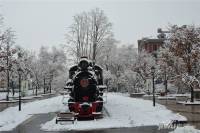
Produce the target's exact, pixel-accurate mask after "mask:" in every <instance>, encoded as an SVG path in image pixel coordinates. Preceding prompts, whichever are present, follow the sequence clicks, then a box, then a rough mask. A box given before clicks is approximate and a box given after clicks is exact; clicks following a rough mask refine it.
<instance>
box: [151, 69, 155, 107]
mask: <svg viewBox="0 0 200 133" xmlns="http://www.w3.org/2000/svg"><path fill="white" fill-rule="evenodd" d="M151 74H152V83H153V106H154V107H155V84H154V78H155V67H154V66H152V67H151Z"/></svg>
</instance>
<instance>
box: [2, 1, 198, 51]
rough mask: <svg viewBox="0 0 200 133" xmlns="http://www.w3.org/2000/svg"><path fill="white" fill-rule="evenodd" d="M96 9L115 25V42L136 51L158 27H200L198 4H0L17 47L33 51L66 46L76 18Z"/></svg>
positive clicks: (138, 2) (69, 2)
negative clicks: (67, 37)
mask: <svg viewBox="0 0 200 133" xmlns="http://www.w3.org/2000/svg"><path fill="white" fill-rule="evenodd" d="M96 7H98V8H100V9H103V10H104V12H105V14H106V15H107V16H108V18H109V20H110V22H112V23H113V32H114V34H115V38H116V39H117V40H120V41H121V43H123V44H126V43H132V44H135V46H136V47H137V40H138V39H141V38H142V37H146V36H148V37H149V36H155V35H156V32H157V28H158V27H162V28H166V27H167V25H168V24H169V23H171V24H178V25H183V24H196V25H199V23H200V15H199V13H200V1H198V0H132V1H131V0H35V1H34V0H15V1H14V0H0V14H2V15H3V16H4V23H5V25H6V26H7V27H12V28H13V30H14V31H15V32H16V36H17V39H16V44H18V45H21V46H23V47H25V48H28V49H32V50H38V49H39V47H40V46H41V45H45V46H52V45H59V44H63V43H65V37H64V34H65V33H67V30H68V29H67V27H68V26H70V25H71V23H72V19H73V16H74V15H75V14H77V13H80V12H82V11H89V10H91V9H93V8H96Z"/></svg>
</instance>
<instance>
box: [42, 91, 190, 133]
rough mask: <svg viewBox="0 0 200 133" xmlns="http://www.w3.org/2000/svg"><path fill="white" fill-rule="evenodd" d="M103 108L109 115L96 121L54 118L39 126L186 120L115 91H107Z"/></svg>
mask: <svg viewBox="0 0 200 133" xmlns="http://www.w3.org/2000/svg"><path fill="white" fill-rule="evenodd" d="M105 108H106V109H107V111H108V112H109V114H110V116H109V117H108V116H106V117H105V118H103V119H99V120H97V121H77V122H76V123H75V124H69V123H68V124H65V125H62V124H55V118H54V119H53V120H51V121H49V122H47V123H45V124H42V125H41V128H42V129H43V130H45V131H62V130H65V131H66V130H91V129H102V128H120V127H135V126H147V125H159V124H161V123H163V124H167V123H170V121H171V120H175V119H176V120H186V118H185V117H183V116H180V115H179V114H174V113H172V112H171V111H170V110H168V109H166V108H165V107H164V106H163V105H160V104H156V106H155V107H153V106H152V101H149V100H143V99H135V98H130V97H127V96H124V95H120V94H116V93H108V95H107V103H106V104H105Z"/></svg>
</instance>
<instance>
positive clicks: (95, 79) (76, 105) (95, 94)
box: [65, 57, 106, 118]
mask: <svg viewBox="0 0 200 133" xmlns="http://www.w3.org/2000/svg"><path fill="white" fill-rule="evenodd" d="M65 89H67V90H68V91H69V95H70V98H69V100H68V108H69V110H70V112H73V113H75V114H76V117H77V118H95V117H97V116H100V115H102V109H103V91H104V90H105V89H106V86H105V85H103V69H102V68H101V67H100V66H98V65H95V64H94V63H93V62H91V61H90V60H88V59H87V57H82V58H81V60H80V61H79V63H78V64H77V65H75V66H73V67H71V68H70V69H69V81H68V82H67V84H66V87H65Z"/></svg>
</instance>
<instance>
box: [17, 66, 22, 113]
mask: <svg viewBox="0 0 200 133" xmlns="http://www.w3.org/2000/svg"><path fill="white" fill-rule="evenodd" d="M17 71H18V74H19V111H21V75H22V72H23V71H22V69H21V68H19V69H18V70H17Z"/></svg>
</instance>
